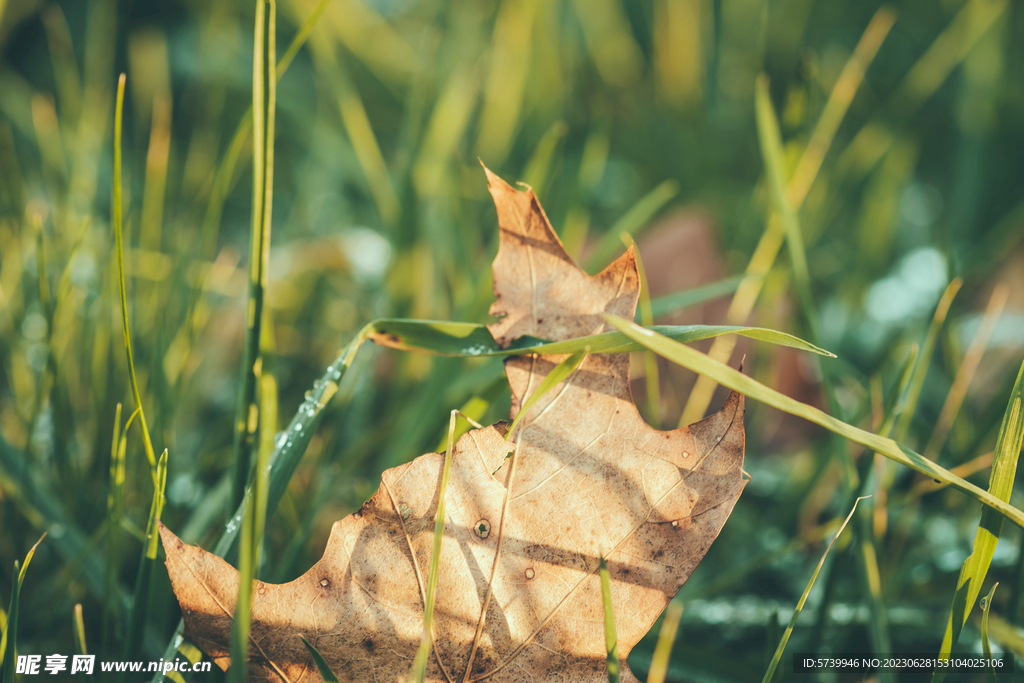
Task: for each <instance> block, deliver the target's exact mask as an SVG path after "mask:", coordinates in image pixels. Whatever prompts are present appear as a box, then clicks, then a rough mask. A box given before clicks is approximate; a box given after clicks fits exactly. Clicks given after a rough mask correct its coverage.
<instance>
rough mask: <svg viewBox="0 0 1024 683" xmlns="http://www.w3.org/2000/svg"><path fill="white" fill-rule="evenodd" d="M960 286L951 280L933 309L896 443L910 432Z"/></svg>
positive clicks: (900, 418) (902, 412)
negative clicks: (925, 380) (936, 347)
mask: <svg viewBox="0 0 1024 683" xmlns="http://www.w3.org/2000/svg"><path fill="white" fill-rule="evenodd" d="M962 285H963V280H962V279H960V278H958V277H957V278H953V280H952V281H950V283H949V284H948V285H947V286H946V291H944V292H943V293H942V296H941V297H940V298H939V303H938V305H936V307H935V314H934V315H933V316H932V322H931V324H930V325H929V326H928V333H927V334H926V335H925V339H924V346H922V347H921V353H920V354H919V355H918V357H917V362H916V364H915V366H914V374H913V377H912V378H911V381H910V385H909V387H908V388H907V394H906V399H905V401H904V402H903V405H902V407H901V408H900V414H899V416H898V418H897V422H896V428H895V431H894V432H893V437H894V438H895V439H896V440H897V441H903V440H904V439H906V438H907V433H908V432H909V431H910V421H911V420H912V419H913V417H914V411H916V410H917V402H918V400H919V399H920V397H921V389H922V387H924V379H925V377H926V376H927V375H928V367H929V365H930V364H931V360H932V353H934V351H935V343H936V342H937V341H938V338H939V331H940V330H941V329H942V324H943V323H944V322H946V315H947V314H948V313H949V307H950V306H952V305H953V299H954V298H955V297H956V295H957V292H959V291H960V287H961V286H962ZM928 452H929V451H928V449H925V453H926V454H928ZM929 457H931V456H929ZM932 459H934V458H932Z"/></svg>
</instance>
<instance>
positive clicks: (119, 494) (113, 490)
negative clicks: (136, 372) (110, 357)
mask: <svg viewBox="0 0 1024 683" xmlns="http://www.w3.org/2000/svg"><path fill="white" fill-rule="evenodd" d="M138 410H139V409H138V408H136V409H135V412H134V413H132V416H131V417H130V418H129V419H128V424H129V425H130V424H131V422H132V419H134V417H135V414H136V413H138ZM127 431H128V426H127V425H126V426H125V432H127ZM126 449H127V444H126V443H125V442H124V439H123V438H122V436H121V404H120V403H118V404H117V408H116V409H115V410H114V435H113V437H112V438H111V440H110V488H109V491H108V493H107V520H108V521H109V522H110V527H109V531H108V532H107V548H106V550H107V563H106V574H105V575H104V585H103V627H102V636H101V637H100V651H101V652H102V653H103V654H107V653H108V652H109V650H108V647H109V645H110V639H111V636H112V634H111V630H112V629H113V627H114V625H113V623H111V620H112V619H114V616H115V615H116V614H117V604H116V602H115V601H114V595H115V591H116V588H117V569H116V568H117V567H118V565H119V564H120V557H121V547H120V543H121V533H120V531H121V528H120V527H121V514H122V512H123V509H124V476H125V467H124V455H125V451H126Z"/></svg>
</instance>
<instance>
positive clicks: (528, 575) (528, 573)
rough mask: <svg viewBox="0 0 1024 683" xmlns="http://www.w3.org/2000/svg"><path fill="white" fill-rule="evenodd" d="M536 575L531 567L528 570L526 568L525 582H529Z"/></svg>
mask: <svg viewBox="0 0 1024 683" xmlns="http://www.w3.org/2000/svg"><path fill="white" fill-rule="evenodd" d="M536 575H537V572H535V571H533V567H530V568H528V569H527V570H526V580H527V581H529V580H530V579H532V578H533V577H534V576H536Z"/></svg>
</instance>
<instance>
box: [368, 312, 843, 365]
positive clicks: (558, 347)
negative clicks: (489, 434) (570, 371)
mask: <svg viewBox="0 0 1024 683" xmlns="http://www.w3.org/2000/svg"><path fill="white" fill-rule="evenodd" d="M367 327H368V328H369V332H368V334H369V338H370V339H371V340H372V341H373V342H374V343H376V344H378V345H380V346H387V347H390V348H393V349H399V350H402V351H419V352H422V353H430V354H434V355H438V356H518V355H524V354H530V353H538V354H542V355H561V354H566V353H576V352H577V351H580V350H582V349H583V348H585V347H588V346H589V347H590V352H591V353H626V352H632V351H643V350H644V348H645V347H644V346H643V345H642V344H639V343H637V342H634V341H633V340H631V339H630V338H629V337H628V336H626V335H624V334H622V333H621V332H604V333H602V334H595V335H591V336H588V337H578V338H576V339H569V340H566V341H558V342H549V341H546V340H543V339H537V338H534V337H521V338H519V339H517V340H516V341H515V342H513V343H512V345H511V346H510V347H509V348H507V349H503V348H501V347H500V346H498V344H497V343H496V342H495V341H494V338H493V337H492V336H491V333H490V332H488V331H487V328H486V327H485V326H484V325H477V324H475V323H450V322H436V321H431V320H406V319H382V320H375V321H374V322H372V323H370V324H369V325H368V326H367ZM650 329H652V330H655V331H657V332H658V333H659V334H661V335H664V336H666V337H668V338H670V339H674V340H676V341H680V342H684V343H687V342H692V341H699V340H701V339H710V338H711V337H717V336H719V335H723V334H738V335H741V336H744V337H749V338H751V339H756V340H758V341H764V342H768V343H771V344H778V345H779V346H788V347H791V348H794V349H800V350H801V351H810V352H811V353H816V354H818V355H821V356H828V357H830V358H835V354H833V353H831V352H829V351H826V350H824V349H821V348H818V347H817V346H815V345H814V344H811V343H809V342H806V341H804V340H802V339H800V338H798V337H794V336H793V335H791V334H787V333H785V332H777V331H775V330H768V329H764V328H761V327H741V326H734V325H678V326H676V325H655V326H653V327H651V328H650Z"/></svg>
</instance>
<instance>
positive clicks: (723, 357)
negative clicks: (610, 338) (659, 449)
mask: <svg viewBox="0 0 1024 683" xmlns="http://www.w3.org/2000/svg"><path fill="white" fill-rule="evenodd" d="M894 21H895V17H894V16H893V15H892V12H891V11H890V10H888V9H887V8H885V7H882V8H880V9H879V10H878V11H877V12H875V16H874V17H872V19H871V22H870V23H869V24H868V26H867V28H865V29H864V33H863V34H862V35H861V37H860V40H859V41H858V43H857V47H856V48H854V51H853V55H851V56H850V59H849V60H847V62H846V65H845V66H844V67H843V71H842V73H841V74H840V76H839V78H838V79H837V80H836V83H835V85H834V86H833V87H832V91H831V92H830V93H829V96H828V101H827V102H826V104H825V109H824V111H823V112H822V114H821V116H820V117H819V118H818V123H817V124H816V125H815V127H814V132H813V133H812V134H811V140H810V142H809V143H808V144H807V147H806V148H805V149H804V152H803V154H802V155H801V156H800V161H799V162H798V163H797V167H796V170H795V171H794V172H793V177H792V178H791V179H790V181H789V185H788V186H787V187H786V194H787V199H788V201H789V203H790V205H791V206H792V207H793V209H794V210H799V208H800V206H801V205H802V204H803V203H804V199H805V198H806V197H807V193H808V192H809V191H810V188H811V186H812V185H813V184H814V180H815V179H816V178H817V177H818V172H819V171H820V170H821V164H822V162H823V161H824V159H825V156H826V154H828V151H829V149H830V148H831V146H832V143H833V141H834V140H835V134H836V132H837V131H838V130H839V124H840V123H842V121H843V119H844V118H845V117H846V112H847V110H848V109H849V107H850V103H851V102H852V101H853V97H854V95H855V94H856V93H857V90H858V89H859V88H860V84H861V82H862V81H863V80H864V72H865V71H866V70H867V68H868V65H869V64H871V62H872V61H873V60H874V58H875V55H876V54H877V52H878V49H879V47H881V45H882V42H883V41H884V40H885V38H886V36H887V35H888V34H889V30H890V29H891V28H892V24H893V22H894ZM782 239H783V228H782V221H781V220H779V218H778V217H777V216H774V215H773V216H772V217H771V218H770V219H769V220H768V224H767V226H766V227H765V231H764V233H762V235H761V239H760V240H759V241H758V243H757V247H756V248H755V249H754V253H753V255H752V256H751V257H750V262H749V263H748V264H747V269H746V272H745V274H744V279H743V282H742V283H741V284H740V286H739V288H738V289H737V290H736V294H735V295H734V296H733V299H732V302H730V304H729V310H728V312H727V313H726V316H725V319H726V322H727V323H729V324H732V325H739V324H742V323H744V322H746V320H747V318H749V317H750V312H751V311H752V310H754V304H755V303H756V302H757V298H758V297H759V296H760V294H761V285H762V282H763V281H764V276H765V275H767V273H768V271H769V270H771V268H772V265H773V264H774V263H775V258H776V256H777V255H778V253H779V249H780V247H781V246H782ZM734 347H735V340H734V338H732V337H722V338H720V339H716V340H715V342H714V344H712V346H711V350H710V351H709V352H708V355H709V356H710V357H711V358H714V359H715V360H717V361H720V362H723V363H726V362H728V360H729V358H731V357H732V351H733V348H734ZM714 392H715V384H714V382H712V381H711V380H710V379H709V378H708V377H706V376H701V377H698V378H697V384H696V385H694V388H693V391H691V392H690V397H689V398H688V399H687V401H686V406H685V407H684V408H683V413H682V415H681V416H680V418H679V426H680V427H684V426H686V425H688V424H690V423H692V422H696V421H697V420H699V419H701V418H702V417H704V413H705V412H706V411H707V409H708V404H710V403H711V396H712V395H713V394H714Z"/></svg>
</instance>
